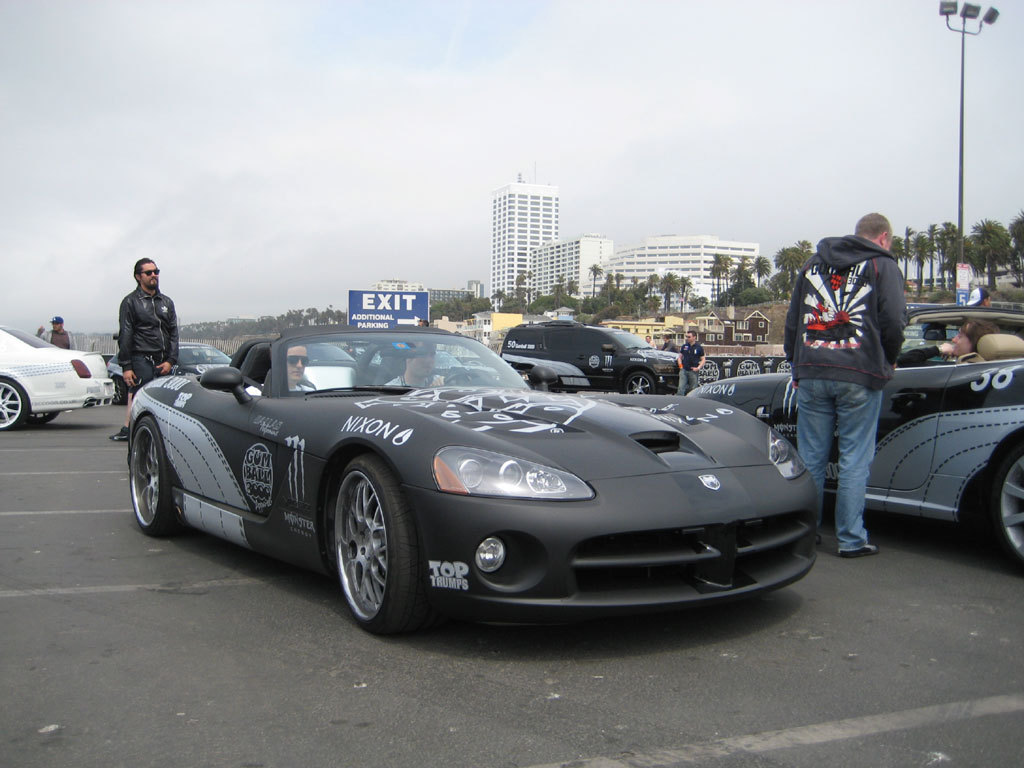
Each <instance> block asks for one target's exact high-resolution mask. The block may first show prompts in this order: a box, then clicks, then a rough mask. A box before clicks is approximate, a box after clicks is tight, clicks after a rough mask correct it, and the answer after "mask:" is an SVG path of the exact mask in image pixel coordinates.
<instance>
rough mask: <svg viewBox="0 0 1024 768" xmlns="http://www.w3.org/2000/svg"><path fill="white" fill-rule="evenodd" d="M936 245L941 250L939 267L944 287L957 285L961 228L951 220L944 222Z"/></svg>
mask: <svg viewBox="0 0 1024 768" xmlns="http://www.w3.org/2000/svg"><path fill="white" fill-rule="evenodd" d="M936 239H937V241H938V242H937V244H936V247H937V249H938V252H939V269H940V270H941V271H942V287H943V288H949V287H950V286H955V285H956V264H957V261H958V260H959V258H960V248H959V245H960V230H959V229H957V227H956V224H954V223H953V222H951V221H944V222H942V227H941V228H940V229H939V234H938V237H937V238H936Z"/></svg>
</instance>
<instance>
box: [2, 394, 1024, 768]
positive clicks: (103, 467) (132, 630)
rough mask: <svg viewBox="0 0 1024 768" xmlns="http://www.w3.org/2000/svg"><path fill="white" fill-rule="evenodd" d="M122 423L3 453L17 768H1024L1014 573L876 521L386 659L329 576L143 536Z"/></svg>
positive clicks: (923, 531)
mask: <svg viewBox="0 0 1024 768" xmlns="http://www.w3.org/2000/svg"><path fill="white" fill-rule="evenodd" d="M123 413H124V412H123V409H122V408H119V407H118V408H101V409H94V410H88V411H80V412H76V413H69V414H62V415H61V416H60V417H59V418H58V419H57V420H56V421H54V422H53V423H51V424H49V425H44V426H41V427H38V428H34V429H26V430H20V431H16V432H10V433H2V434H0V541H2V551H3V557H2V559H0V626H2V627H3V634H2V641H0V649H2V653H0V689H2V691H3V697H2V703H0V708H2V716H0V765H4V766H17V767H19V768H29V767H32V766H40V767H43V766H45V767H46V768H55V767H57V766H76V767H78V768H84V767H88V766H104V767H105V768H106V767H109V766H132V767H133V768H140V767H142V766H239V767H240V768H243V767H244V768H255V767H257V766H259V767H263V766H281V767H282V768H290V767H292V766H303V767H304V768H315V767H317V766H366V767H367V768H405V767H409V768H413V767H422V766H439V767H440V766H444V767H445V768H459V767H461V766H466V767H479V768H505V767H507V766H552V765H567V766H575V767H577V768H620V767H622V768H624V767H625V766H643V767H644V768H655V767H657V766H665V767H668V766H684V765H687V766H688V765H701V766H714V767H715V768H735V767H737V766H743V767H748V766H750V767H752V766H758V767H764V766H799V767H804V766H807V767H810V766H822V765H827V766H830V768H834V767H839V766H873V767H880V766H936V765H943V766H996V765H998V766H1003V765H1005V766H1012V765H1022V764H1024V739H1022V738H1021V735H1020V734H1021V730H1022V726H1024V631H1022V630H1024V610H1022V609H1021V593H1022V589H1024V569H1021V568H1019V567H1018V566H1016V565H1015V564H1013V563H1011V562H1010V561H1008V560H1007V559H1005V558H1004V557H1003V556H1002V555H1000V554H999V553H997V552H996V550H995V548H994V543H993V542H992V541H990V540H989V539H987V538H986V537H985V536H983V535H980V534H977V533H972V532H969V531H963V530H961V529H960V528H958V527H956V526H952V525H941V524H936V523H932V522H927V521H920V520H906V519H893V518H886V517H880V516H876V517H872V518H869V520H868V525H869V529H870V530H871V533H872V540H873V541H874V542H875V543H877V544H879V545H880V547H881V550H882V553H881V554H880V555H879V556H877V557H871V558H864V559H860V560H841V559H839V558H838V557H836V556H835V555H834V554H833V550H834V545H835V541H834V539H833V538H832V537H831V536H829V535H828V533H827V532H826V535H825V537H824V541H823V544H822V546H821V547H820V549H819V558H818V562H817V564H816V565H815V568H814V570H813V571H812V572H811V574H810V575H809V576H808V577H807V578H806V579H804V580H803V581H801V582H799V583H797V584H795V585H793V586H791V587H789V588H787V589H784V590H781V591H778V592H775V593H772V594H769V595H767V596H763V597H760V598H756V599H753V600H750V601H746V602H740V603H734V604H729V605H724V606H718V607H714V608H711V609H698V610H693V611H689V612H685V613H677V614H671V615H661V616H648V617H641V618H632V619H629V620H617V621H606V622H596V623H590V624H583V625H578V626H568V627H507V626H482V625H473V624H463V623H448V624H445V625H443V626H441V627H439V628H437V629H434V630H432V631H430V632H426V633H422V634H418V635H413V636H407V637H394V638H383V639H382V638H378V637H374V636H371V635H368V634H366V633H364V632H363V631H361V630H360V629H358V628H357V627H356V626H355V625H354V624H353V623H352V622H351V621H350V620H349V619H348V617H347V614H346V612H345V610H344V606H343V603H342V600H341V598H340V595H339V593H338V588H337V586H336V585H335V584H334V582H333V581H332V580H330V579H328V578H325V577H322V576H318V575H316V574H311V573H307V572H304V571H300V570H297V569H295V568H293V567H291V566H287V565H284V564H279V563H276V562H274V561H272V560H269V559H267V558H265V557H262V556H260V555H257V554H254V553H252V552H249V551H247V550H243V549H241V548H237V547H234V546H232V545H231V544H228V543H226V542H223V541H220V540H217V539H213V538H210V537H206V536H203V535H200V534H192V533H190V534H185V535H183V536H180V537H177V538H173V539H166V540H156V539H151V538H147V537H145V536H143V535H142V534H141V533H140V532H139V531H138V529H137V527H136V526H135V523H134V519H133V517H132V513H131V510H130V501H129V497H128V484H127V465H126V462H125V453H126V449H125V445H124V444H123V443H122V444H115V443H112V442H110V441H108V440H107V436H108V435H109V434H112V433H113V432H114V431H115V430H116V428H117V426H118V425H119V422H120V419H121V418H122V417H123Z"/></svg>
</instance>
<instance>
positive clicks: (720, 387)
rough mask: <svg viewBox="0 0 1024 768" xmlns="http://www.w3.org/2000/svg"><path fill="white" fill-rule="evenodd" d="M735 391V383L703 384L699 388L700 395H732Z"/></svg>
mask: <svg viewBox="0 0 1024 768" xmlns="http://www.w3.org/2000/svg"><path fill="white" fill-rule="evenodd" d="M735 391H736V385H735V384H703V385H701V388H700V394H702V395H726V396H729V395H732V394H733V393H734V392H735Z"/></svg>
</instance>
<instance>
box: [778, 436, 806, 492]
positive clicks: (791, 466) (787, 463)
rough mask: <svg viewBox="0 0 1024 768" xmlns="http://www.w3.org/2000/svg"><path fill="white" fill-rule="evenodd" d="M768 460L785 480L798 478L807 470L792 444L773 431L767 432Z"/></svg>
mask: <svg viewBox="0 0 1024 768" xmlns="http://www.w3.org/2000/svg"><path fill="white" fill-rule="evenodd" d="M768 459H769V460H770V461H771V463H772V464H774V465H775V468H776V469H777V470H779V474H780V475H782V476H783V477H784V478H786V479H787V480H791V479H792V478H794V477H799V476H800V475H802V474H803V473H804V472H805V471H806V469H807V467H806V466H804V462H803V460H802V459H801V458H800V454H798V453H797V452H796V448H794V447H793V444H792V443H791V442H789V440H787V439H786V438H784V437H783V436H782V435H780V434H779V433H778V432H776V431H775V430H774V429H769V430H768Z"/></svg>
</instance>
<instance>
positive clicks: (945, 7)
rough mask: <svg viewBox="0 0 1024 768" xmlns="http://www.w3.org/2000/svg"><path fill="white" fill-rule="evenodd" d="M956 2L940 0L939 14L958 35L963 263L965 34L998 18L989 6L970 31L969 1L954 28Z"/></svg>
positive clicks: (973, 14)
mask: <svg viewBox="0 0 1024 768" xmlns="http://www.w3.org/2000/svg"><path fill="white" fill-rule="evenodd" d="M956 10H957V3H956V2H955V0H953V1H952V2H949V1H948V0H941V1H940V2H939V15H940V16H945V17H946V29H948V30H949V31H950V32H956V33H958V34H959V35H960V163H959V168H960V184H959V187H958V193H957V212H956V228H957V232H958V233H959V235H960V261H959V262H958V263H960V264H963V263H964V63H965V60H966V55H965V54H966V52H967V35H980V34H981V30H982V28H983V27H984V25H985V24H995V22H996V19H998V18H999V11H997V10H996V9H995V8H991V7H990V8H989V9H988V10H987V11H985V15H984V17H982V19H981V21H979V22H978V29H977V31H975V32H971V31H970V30H969V29H967V20H968V19H976V18H978V16H979V14H980V13H981V6H980V5H973V4H971V3H964V7H963V10H961V11H960V29H954V28H953V27H952V26H950V24H949V17H950V16H954V15H956Z"/></svg>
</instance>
